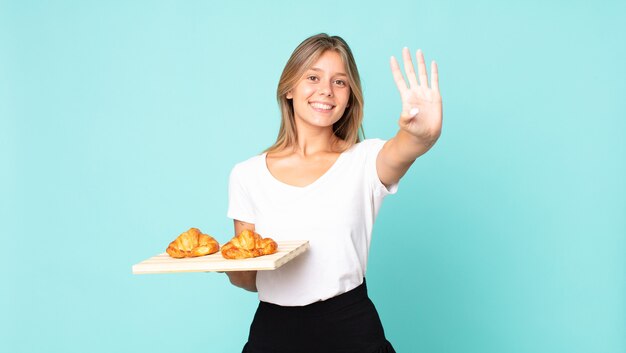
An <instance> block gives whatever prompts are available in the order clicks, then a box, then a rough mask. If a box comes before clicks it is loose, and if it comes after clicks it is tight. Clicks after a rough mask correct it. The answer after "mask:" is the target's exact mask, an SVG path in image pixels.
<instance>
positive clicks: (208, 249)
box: [165, 228, 220, 258]
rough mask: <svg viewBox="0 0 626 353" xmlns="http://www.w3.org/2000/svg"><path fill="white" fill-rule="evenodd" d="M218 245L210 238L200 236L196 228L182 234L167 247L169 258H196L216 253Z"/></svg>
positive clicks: (205, 235)
mask: <svg viewBox="0 0 626 353" xmlns="http://www.w3.org/2000/svg"><path fill="white" fill-rule="evenodd" d="M219 248H220V244H219V243H218V242H217V240H215V239H213V237H212V236H210V235H207V234H202V232H201V231H200V229H198V228H190V229H189V230H188V231H186V232H184V233H182V234H181V235H179V236H178V238H176V239H174V241H173V242H171V243H170V245H169V246H168V247H167V250H165V251H167V253H168V254H169V255H170V256H171V257H175V258H182V257H196V256H204V255H210V254H213V253H216V252H217V251H218V250H219Z"/></svg>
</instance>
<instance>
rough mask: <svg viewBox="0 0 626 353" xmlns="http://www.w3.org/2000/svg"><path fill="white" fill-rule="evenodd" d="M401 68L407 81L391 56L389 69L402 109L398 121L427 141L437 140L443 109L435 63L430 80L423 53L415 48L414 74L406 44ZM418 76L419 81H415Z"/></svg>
mask: <svg viewBox="0 0 626 353" xmlns="http://www.w3.org/2000/svg"><path fill="white" fill-rule="evenodd" d="M402 57H403V61H404V69H405V73H406V76H407V79H408V81H409V84H408V85H407V83H406V81H405V80H404V77H403V76H402V72H401V71H400V66H399V65H398V62H397V61H396V58H395V57H392V58H391V72H392V74H393V77H394V80H395V82H396V86H397V87H398V90H399V91H400V97H401V99H402V113H401V114H400V120H399V122H398V124H399V125H400V128H401V129H402V130H405V131H406V132H408V133H410V134H411V135H413V136H415V137H417V138H420V139H424V140H426V141H432V142H434V140H436V139H437V138H438V137H439V135H440V134H441V125H442V120H443V109H442V102H441V94H440V93H439V75H438V71H437V64H436V63H435V62H434V61H433V62H432V64H431V84H430V87H429V85H428V75H427V73H426V65H425V63H424V55H423V54H422V52H421V51H420V50H418V51H417V54H416V57H417V69H418V72H417V75H416V73H415V70H414V69H413V62H412V61H411V54H410V53H409V49H408V48H404V49H403V51H402ZM418 76H419V81H418Z"/></svg>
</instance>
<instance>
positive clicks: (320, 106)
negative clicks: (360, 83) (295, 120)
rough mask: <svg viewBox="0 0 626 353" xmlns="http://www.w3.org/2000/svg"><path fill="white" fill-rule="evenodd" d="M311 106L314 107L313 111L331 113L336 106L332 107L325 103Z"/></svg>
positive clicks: (314, 103) (315, 103)
mask: <svg viewBox="0 0 626 353" xmlns="http://www.w3.org/2000/svg"><path fill="white" fill-rule="evenodd" d="M309 104H310V105H311V107H313V109H315V110H317V111H326V112H327V111H330V110H332V109H333V108H334V107H335V106H333V105H330V104H324V103H317V102H313V103H309Z"/></svg>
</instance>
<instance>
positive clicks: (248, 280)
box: [226, 271, 257, 292]
mask: <svg viewBox="0 0 626 353" xmlns="http://www.w3.org/2000/svg"><path fill="white" fill-rule="evenodd" d="M226 275H227V276H228V279H229V280H230V283H232V284H233V285H234V286H236V287H239V288H243V289H245V290H247V291H250V292H256V291H257V289H256V271H233V272H226Z"/></svg>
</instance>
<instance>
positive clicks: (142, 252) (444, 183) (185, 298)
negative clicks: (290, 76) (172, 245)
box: [0, 0, 626, 353]
mask: <svg viewBox="0 0 626 353" xmlns="http://www.w3.org/2000/svg"><path fill="white" fill-rule="evenodd" d="M625 10H626V6H625V5H624V2H618V1H606V0H605V1H596V2H590V1H553V2H543V1H532V0H531V1H520V2H508V1H507V2H503V1H493V0H492V1H486V0H484V1H471V2H457V1H449V0H446V1H394V2H383V3H380V2H371V4H368V3H364V2H363V1H350V2H341V3H337V2H334V1H333V2H331V1H317V2H306V3H295V2H289V1H276V2H272V3H271V4H270V3H269V2H263V1H251V2H242V1H229V2H226V1H223V2H219V1H215V2H210V1H112V2H95V1H76V2H74V1H0V159H1V164H0V168H1V169H0V171H1V173H0V192H1V196H0V212H1V213H0V217H1V221H0V235H1V237H2V238H1V242H2V243H1V244H2V251H1V252H2V256H0V273H1V276H2V277H1V281H2V284H3V288H4V289H3V290H2V291H1V293H2V294H1V296H2V298H1V300H0V308H1V314H0V351H3V352H155V353H156V352H173V351H197V352H202V351H205V352H239V351H240V350H241V347H242V346H243V344H244V342H245V340H246V337H247V330H248V327H249V323H250V321H251V319H252V315H253V313H254V309H255V307H256V296H255V294H252V293H248V292H245V291H243V290H240V289H238V288H235V287H233V286H231V285H229V283H228V281H227V279H226V277H225V276H224V275H220V274H215V273H196V274H177V275H132V274H131V266H132V265H133V264H135V263H137V262H139V261H141V260H144V259H145V258H148V257H150V256H153V255H155V254H156V253H159V252H162V251H163V250H164V248H165V247H166V245H167V244H168V243H169V242H170V241H171V240H172V239H173V238H174V237H175V236H177V235H178V234H179V233H180V232H181V231H183V230H186V229H187V228H188V227H191V226H195V227H199V228H200V229H202V230H204V231H206V232H208V233H210V234H213V235H215V236H216V238H218V240H220V241H226V240H228V239H229V238H230V237H231V235H232V223H231V221H230V220H229V219H227V218H226V207H227V182H228V174H229V172H230V168H231V167H232V166H233V165H234V164H235V163H236V162H238V161H241V160H243V159H246V158H248V157H250V156H252V155H253V154H255V153H258V152H260V151H261V150H262V149H263V148H265V147H267V146H268V145H269V144H271V143H272V142H273V140H274V138H275V136H276V131H277V129H278V126H279V113H278V107H277V104H276V100H275V89H276V85H277V82H278V78H279V75H280V72H281V70H282V67H283V65H284V64H285V62H286V60H287V58H288V56H289V55H290V53H291V51H292V50H293V49H294V48H295V47H296V46H297V44H298V43H300V41H302V40H303V39H304V38H306V37H307V36H309V35H312V34H315V33H318V32H328V33H330V34H338V35H341V36H343V37H344V38H345V39H346V40H347V41H348V43H349V44H350V45H351V47H352V49H353V51H354V55H355V57H356V60H357V63H358V64H359V69H360V73H361V77H362V80H363V86H364V94H365V99H366V105H365V131H366V135H367V137H380V138H385V139H387V138H391V137H392V136H393V135H394V134H395V132H396V130H397V123H396V120H397V117H398V114H399V110H400V99H399V94H398V93H397V91H396V88H395V86H394V82H393V80H392V77H391V73H390V69H389V66H388V61H389V57H390V56H391V55H396V56H399V55H400V54H401V48H402V47H403V46H409V47H411V48H412V49H417V48H418V47H419V48H422V49H423V50H424V52H425V54H426V56H427V60H430V59H436V60H437V62H438V64H439V69H440V85H441V89H442V95H443V98H444V131H443V134H442V136H441V139H440V140H439V142H438V143H437V145H436V146H435V147H434V148H433V149H432V150H431V151H430V152H429V153H428V154H426V155H424V156H423V157H421V158H420V159H418V161H417V162H416V163H415V164H414V166H413V168H412V169H411V170H410V171H409V173H408V174H407V175H406V176H405V178H404V179H403V180H402V182H401V186H400V190H399V192H398V194H397V195H394V196H391V197H389V198H387V199H386V201H385V204H384V206H383V208H382V211H381V213H380V215H379V218H378V220H377V223H376V226H375V230H374V240H373V244H372V250H371V256H370V263H369V269H368V285H369V287H370V295H371V297H372V299H373V300H374V302H375V303H376V305H377V308H378V310H379V312H380V315H381V318H382V320H383V323H384V325H385V329H386V333H387V336H388V338H389V339H390V340H391V341H392V342H393V344H394V345H395V347H396V350H397V351H398V352H432V353H435V352H440V353H443V352H481V353H487V352H493V353H496V352H497V353H501V352H520V353H521V352H524V353H526V352H527V353H531V352H532V353H539V352H546V353H548V352H550V353H553V352H567V353H578V352H580V353H582V352H595V353H609V352H610V353H617V352H626V338H625V337H626V306H625V300H626V284H625V279H626V264H625V257H624V254H625V251H626V242H625V234H626V221H625V219H626V217H625V216H626V142H625V141H626V122H625V118H626V116H625V113H624V112H625V111H626V99H624V95H625V93H626V87H625V86H626V75H625V66H626V65H625V63H626V45H625V44H624V34H625V33H626V25H625V24H624V21H623V18H624V15H625V14H626V11H625Z"/></svg>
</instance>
